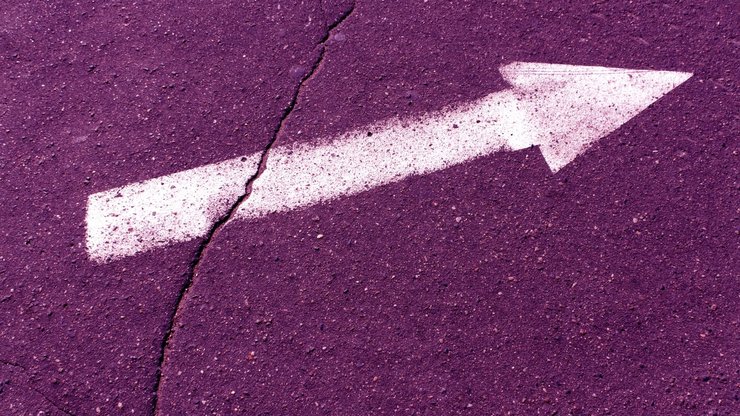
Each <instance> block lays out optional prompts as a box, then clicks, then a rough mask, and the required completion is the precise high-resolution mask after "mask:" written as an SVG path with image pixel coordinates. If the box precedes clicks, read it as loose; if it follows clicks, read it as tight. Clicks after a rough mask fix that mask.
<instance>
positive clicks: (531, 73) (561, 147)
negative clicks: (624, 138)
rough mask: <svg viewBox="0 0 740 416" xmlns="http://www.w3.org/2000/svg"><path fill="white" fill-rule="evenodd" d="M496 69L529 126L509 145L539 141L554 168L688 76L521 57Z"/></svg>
mask: <svg viewBox="0 0 740 416" xmlns="http://www.w3.org/2000/svg"><path fill="white" fill-rule="evenodd" d="M500 71H501V74H502V75H503V77H504V79H505V80H506V81H507V82H508V83H509V84H511V86H512V92H513V93H514V95H515V96H516V97H517V99H518V103H517V106H518V107H519V108H518V110H519V111H520V112H521V113H520V114H524V117H525V118H526V121H525V122H526V124H527V126H528V128H527V130H529V131H528V132H527V134H524V135H521V136H520V137H514V138H511V139H510V141H509V145H510V146H511V147H512V148H513V149H521V148H525V147H529V146H532V145H537V146H539V148H540V151H541V152H542V155H543V156H544V158H545V161H547V164H548V166H550V169H551V170H552V171H553V172H557V171H558V170H560V169H561V168H562V167H563V166H565V165H567V164H568V163H570V161H571V160H573V159H575V158H576V157H577V156H578V155H579V154H581V153H583V152H584V151H585V150H586V149H587V148H588V147H589V146H590V145H591V143H593V142H595V141H596V140H598V139H599V138H601V137H604V136H606V135H608V134H609V133H611V132H612V131H614V130H616V129H617V128H618V127H619V126H621V125H622V124H624V123H626V122H627V121H628V120H629V119H631V118H632V117H634V116H636V115H637V114H639V113H640V112H641V111H643V110H644V109H646V108H647V107H648V106H650V104H652V103H653V102H655V101H657V100H658V99H659V98H660V97H662V96H663V95H665V94H667V93H668V92H669V91H671V90H672V89H674V88H676V87H677V86H678V85H680V84H681V83H683V82H684V81H686V80H687V79H689V78H690V77H691V76H692V74H691V73H688V72H671V71H651V70H636V69H620V68H605V67H597V66H576V65H560V64H544V63H526V62H514V63H511V64H508V65H505V66H502V67H501V68H500Z"/></svg>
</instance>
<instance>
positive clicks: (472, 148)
mask: <svg viewBox="0 0 740 416" xmlns="http://www.w3.org/2000/svg"><path fill="white" fill-rule="evenodd" d="M500 71H501V74H502V75H503V77H504V79H505V80H506V81H507V82H508V83H509V84H510V85H511V87H510V88H509V89H507V90H504V91H499V92H495V93H492V94H490V95H488V96H487V97H485V98H483V99H481V100H478V101H475V102H472V103H468V104H465V105H461V106H458V107H455V108H450V109H447V110H444V111H440V112H437V113H434V114H428V115H425V116H424V117H421V118H419V119H414V120H390V121H385V122H382V123H379V124H376V125H372V126H367V127H365V128H362V129H360V130H356V131H352V132H349V133H345V134H343V135H341V136H339V137H335V138H329V139H325V140H319V141H317V142H315V143H310V144H305V145H293V146H282V147H276V148H274V149H273V150H272V151H271V152H270V155H269V158H268V163H267V169H266V170H265V171H264V172H263V173H262V175H261V176H260V177H259V178H258V179H257V180H256V181H255V182H254V184H253V187H252V192H251V194H250V195H249V197H248V199H247V200H246V201H245V202H244V203H243V204H242V205H241V206H240V207H239V208H238V211H237V212H236V218H257V217H262V216H265V215H268V214H270V213H274V212H280V211H287V210H291V209H297V208H301V207H306V206H309V205H313V204H317V203H321V202H324V201H329V200H332V199H335V198H338V197H341V196H344V195H352V194H356V193H359V192H362V191H365V190H368V189H370V188H373V187H377V186H381V185H384V184H388V183H391V182H396V181H400V180H402V179H404V178H406V177H409V176H411V175H421V174H425V173H429V172H433V171H436V170H441V169H444V168H447V167H449V166H452V165H456V164H459V163H463V162H466V161H469V160H472V159H475V158H477V157H480V156H484V155H488V154H491V153H493V152H497V151H510V150H517V149H522V148H526V147H530V146H538V147H539V149H540V151H541V152H542V155H543V156H544V159H545V161H546V162H547V164H548V166H549V167H550V169H551V170H552V171H553V172H556V171H558V170H559V169H560V168H562V167H563V166H565V165H566V164H568V163H569V162H570V161H571V160H573V159H574V158H575V157H576V156H578V155H579V154H581V153H582V152H583V151H585V150H586V149H587V148H588V146H589V145H590V144H591V143H593V142H594V141H596V140H598V139H599V138H601V137H604V136H606V135H607V134H609V133H610V132H612V131H613V130H615V129H616V128H618V127H619V126H621V125H622V124H624V123H625V122H627V121H628V120H629V119H631V118H632V117H634V116H635V115H637V114H638V113H639V112H640V111H642V110H644V109H645V108H647V107H648V106H649V105H650V104H652V103H653V102H654V101H656V100H657V99H659V98H660V97H662V96H663V95H665V94H666V93H668V92H669V91H671V90H672V89H673V88H675V87H677V86H678V85H680V84H681V83H683V82H684V81H686V80H687V79H689V78H690V77H691V75H692V74H690V73H685V72H668V71H649V70H631V69H616V68H603V67H592V66H572V65H555V64H541V63H522V62H515V63H512V64H509V65H506V66H503V67H501V68H500ZM259 159H260V155H259V154H253V155H249V156H245V157H241V158H235V159H231V160H227V161H224V162H220V163H216V164H212V165H207V166H202V167H198V168H194V169H190V170H187V171H183V172H179V173H175V174H172V175H167V176H162V177H159V178H154V179H150V180H147V181H143V182H138V183H133V184H130V185H126V186H123V187H119V188H115V189H111V190H108V191H105V192H100V193H96V194H93V195H90V197H89V198H88V204H87V250H88V253H89V256H90V258H92V259H93V260H96V261H100V262H103V261H107V260H111V259H115V258H120V257H124V256H129V255H132V254H135V253H138V252H141V251H145V250H149V249H151V248H154V247H158V246H164V245H167V244H171V243H174V242H178V241H187V240H190V239H193V238H197V237H202V236H205V235H206V234H207V233H208V231H209V229H210V227H211V226H212V224H213V223H214V222H215V221H216V220H217V219H218V218H219V217H221V216H222V215H224V214H225V211H226V210H227V209H228V207H229V206H231V204H233V202H234V201H236V198H238V196H239V195H240V194H241V193H242V192H244V181H245V180H246V178H248V177H250V176H251V175H252V174H254V172H255V170H256V169H257V165H258V163H259Z"/></svg>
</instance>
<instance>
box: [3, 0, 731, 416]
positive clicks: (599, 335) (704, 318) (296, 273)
mask: <svg viewBox="0 0 740 416" xmlns="http://www.w3.org/2000/svg"><path fill="white" fill-rule="evenodd" d="M267 3H268V2H253V3H250V4H245V3H243V2H237V1H233V2H219V3H218V4H215V3H211V2H209V3H205V2H196V1H182V0H180V1H159V2H137V3H124V2H94V1H85V2H80V3H79V4H72V3H69V2H62V1H28V0H23V1H20V2H10V1H2V2H0V68H2V77H0V219H2V232H0V414H8V415H28V414H34V415H37V414H45V415H95V414H136V415H140V414H141V415H147V414H155V413H157V414H161V415H180V414H194V415H201V414H203V415H205V414H265V415H267V414H407V415H416V414H418V415H422V414H448V415H454V414H471V415H476V414H512V415H532V414H548V415H552V414H564V415H567V414H574V415H576V414H583V415H585V414H630V415H631V414H661V415H673V414H676V415H683V414H718V415H733V414H738V413H740V335H738V334H740V328H739V327H738V326H739V325H740V324H739V322H740V281H739V280H740V279H739V278H738V277H739V276H740V263H739V262H738V258H737V254H736V253H737V250H738V231H739V230H740V227H739V226H738V212H739V211H738V209H739V208H738V201H739V200H740V198H739V196H740V195H738V166H740V165H739V164H738V150H739V149H738V131H740V126H739V125H738V115H737V108H738V100H737V81H738V69H737V68H738V67H739V65H740V59H738V38H737V32H738V30H737V28H738V15H737V11H736V10H734V8H733V6H732V4H731V2H721V1H702V2H683V1H682V2H671V3H658V2H642V3H640V4H631V3H625V4H622V2H608V3H601V4H591V3H584V2H575V1H571V2H569V1H552V2H546V3H545V2H543V3H544V4H529V3H526V2H517V1H511V2H496V3H494V2H485V1H476V2H456V3H455V4H447V2H436V1H421V0H420V1H409V2H380V1H378V2H363V1H359V2H357V4H352V3H351V2H345V1H341V2H329V1H323V2H319V1H315V2H310V3H308V2H280V3H279V4H278V3H277V2H269V3H270V4H267ZM399 3H403V4H399ZM511 61H532V62H552V63H566V64H576V65H600V66H609V67H623V68H641V69H659V70H671V71H687V72H692V73H694V77H693V78H691V79H690V80H689V81H687V82H686V83H685V84H684V85H682V86H680V87H679V88H677V89H676V90H674V91H673V92H671V93H670V94H668V95H667V96H665V97H664V98H662V99H661V100H659V101H658V102H656V103H655V104H654V105H652V106H651V107H650V108H649V109H647V110H646V111H644V112H643V113H641V114H640V115H638V116H637V117H636V118H634V119H633V120H631V121H629V122H628V123H627V124H625V125H623V126H622V127H621V128H620V129H618V130H617V131H615V132H614V133H612V134H610V135H609V136H608V137H606V138H604V139H602V140H600V141H599V142H598V143H597V144H596V145H595V146H594V147H593V148H592V149H590V150H589V151H588V152H586V153H585V154H583V155H582V156H581V157H579V158H577V159H576V160H575V161H573V162H572V163H571V164H569V165H568V166H566V167H565V168H563V169H562V170H561V171H559V172H557V173H556V174H553V173H551V172H550V170H549V169H548V168H547V165H546V164H545V161H544V160H543V159H542V156H541V154H540V153H539V151H538V150H537V149H536V148H530V149H525V150H521V151H518V152H508V153H496V154H493V155H491V156H488V157H485V158H482V159H479V160H476V161H473V162H470V163H466V164H463V165H459V166H456V167H453V168H449V169H446V170H443V171H439V172H436V173H432V174H429V175H424V176H418V177H413V178H411V179H407V180H404V181H402V182H399V183H395V184H390V185H386V186H383V187H380V188H376V189H374V190H371V191H368V192H365V193H362V194H359V195H355V196H350V197H347V198H343V199H339V200H336V201H333V202H330V203H327V204H322V205H318V206H314V207H309V208H305V209H301V210H297V211H293V212H289V213H283V214H275V215H271V216H268V217H265V218H263V219H260V220H250V221H244V220H235V221H222V222H220V224H214V228H213V230H212V231H213V232H212V233H211V234H210V235H209V236H208V237H206V238H203V239H197V240H194V241H192V242H186V243H179V244H176V245H172V246H169V247H164V248H158V249H156V250H153V251H149V252H146V253H141V254H137V255H136V256H132V257H128V258H124V259H120V260H116V261H113V262H109V263H105V264H98V263H95V262H92V261H90V260H89V258H88V255H87V253H86V252H85V243H84V241H85V203H86V199H87V197H88V195H90V194H93V193H95V192H100V191H104V190H107V189H110V188H113V187H116V186H121V185H125V184H128V183H131V182H136V181H141V180H144V179H149V178H154V177H158V176H161V175H166V174H170V173H174V172H178V171H181V170H184V169H188V168H193V167H197V166H201V165H205V164H209V163H215V162H219V161H221V160H225V159H228V158H233V157H237V156H239V155H243V154H250V153H254V152H263V151H264V150H265V149H266V148H267V147H269V146H271V145H275V144H276V143H277V144H290V143H311V142H312V141H315V140H318V139H320V138H322V137H328V136H332V135H336V134H341V133H343V132H345V131H349V130H352V129H356V128H360V127H362V126H364V125H368V124H371V123H373V122H376V121H380V120H384V119H387V118H389V117H401V118H408V119H413V118H417V117H419V116H421V115H423V114H425V113H427V112H429V111H434V110H439V109H443V108H445V107H447V106H449V105H454V104H456V103H461V102H467V101H469V100H472V99H476V98H480V97H482V96H484V95H486V94H489V93H491V92H494V91H498V90H502V89H505V88H506V84H505V82H504V81H503V79H502V78H501V76H500V74H499V72H498V70H497V68H498V67H499V66H500V65H502V64H505V63H507V62H511ZM269 163H270V159H269V152H267V153H266V154H265V158H264V160H263V161H262V168H264V167H265V166H268V165H269ZM256 169H257V166H255V170H256ZM250 180H254V177H252V178H245V184H247V182H248V181H250ZM256 180H259V178H258V177H257V179H256ZM244 197H245V198H248V194H245V196H244ZM224 220H225V219H224Z"/></svg>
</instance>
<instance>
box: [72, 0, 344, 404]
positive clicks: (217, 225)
mask: <svg viewBox="0 0 740 416" xmlns="http://www.w3.org/2000/svg"><path fill="white" fill-rule="evenodd" d="M355 5H356V2H353V3H352V5H351V6H350V7H349V8H348V9H347V10H345V11H344V12H342V13H341V14H340V16H339V17H338V18H337V19H336V20H334V21H333V22H332V23H329V24H326V23H325V24H326V29H325V31H324V35H323V36H322V38H321V39H320V40H319V42H318V44H317V47H318V48H319V54H318V57H317V58H316V59H315V60H314V62H313V64H312V65H311V68H310V69H309V70H308V71H307V73H306V74H305V75H303V76H302V77H301V79H300V81H299V82H298V85H297V86H296V88H295V89H294V91H293V96H292V97H291V99H290V102H289V103H288V105H287V106H286V107H285V108H284V109H283V113H282V115H281V117H280V121H279V122H278V124H277V126H276V127H275V130H274V131H273V133H272V136H271V137H270V140H269V142H268V143H267V146H266V147H265V149H264V150H263V151H262V154H261V155H260V161H259V164H258V167H257V172H256V173H255V174H254V175H252V176H250V177H249V178H247V181H246V182H245V185H244V193H243V194H241V195H240V196H239V197H238V198H237V199H236V200H235V201H234V203H233V204H232V205H231V206H230V207H229V209H228V211H226V213H225V214H224V215H223V216H221V217H220V218H219V219H218V220H217V221H216V222H214V223H213V225H212V226H211V229H210V230H209V231H208V234H206V237H205V238H204V240H203V242H202V243H201V244H200V245H199V246H198V249H197V250H196V253H195V258H194V259H193V261H192V262H191V264H190V268H189V271H190V272H189V273H188V277H187V279H186V280H185V282H184V283H183V285H182V286H181V288H180V291H179V292H178V296H177V300H176V302H175V307H174V310H173V312H172V314H171V315H170V317H169V320H168V322H167V330H166V331H165V336H164V339H163V340H162V344H161V347H160V354H159V357H158V361H157V374H156V381H155V383H154V387H153V389H152V393H153V396H154V397H153V402H152V406H151V409H152V411H151V414H152V415H153V416H156V415H158V414H159V411H160V409H159V396H160V390H161V387H162V370H163V369H164V366H165V363H166V361H167V351H168V350H169V346H170V341H171V340H172V336H173V334H174V332H175V326H176V325H177V320H178V316H179V312H180V309H181V307H182V305H183V304H184V301H185V299H186V298H187V295H188V292H189V291H190V288H191V287H192V285H193V282H194V281H195V276H196V275H197V274H198V267H199V266H200V264H201V261H202V260H203V258H204V257H205V253H206V250H207V249H208V247H209V245H210V244H211V242H212V241H213V240H214V238H215V236H216V235H217V234H218V233H219V232H220V231H221V229H222V228H223V227H224V226H225V225H226V224H227V223H229V221H231V219H232V217H233V216H234V213H235V212H236V211H237V210H238V208H239V206H240V205H241V204H242V203H244V201H246V200H247V199H248V198H249V195H250V194H251V191H252V184H253V183H254V181H256V180H257V179H258V178H259V177H260V175H262V172H264V171H265V169H266V168H267V158H268V156H269V153H270V150H271V149H272V147H273V146H274V144H275V142H276V141H277V139H278V136H279V135H280V132H281V131H282V128H283V126H284V125H285V122H286V120H287V119H288V117H290V114H291V113H292V112H293V109H294V108H295V106H296V104H297V102H298V98H299V96H300V94H301V90H302V88H303V86H304V84H305V83H306V82H308V81H309V80H310V79H311V78H312V77H313V76H314V74H316V72H317V71H318V68H319V66H320V65H321V62H322V61H323V60H324V55H325V54H326V42H327V41H328V40H329V38H330V37H331V34H332V31H333V30H334V29H336V28H337V27H338V26H339V25H341V24H342V22H344V21H345V20H347V18H348V17H349V16H350V15H351V14H352V13H353V12H354V10H355ZM320 6H322V14H323V5H322V4H321V3H320ZM314 49H315V48H314ZM65 413H66V412H65Z"/></svg>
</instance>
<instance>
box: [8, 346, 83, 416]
mask: <svg viewBox="0 0 740 416" xmlns="http://www.w3.org/2000/svg"><path fill="white" fill-rule="evenodd" d="M0 365H4V366H8V367H13V368H18V369H20V370H22V373H23V376H22V377H21V379H25V380H22V381H21V383H20V384H19V386H20V387H22V388H26V389H28V390H31V391H34V392H36V394H38V395H39V396H41V398H43V399H44V400H46V402H48V403H49V404H50V405H51V406H53V407H54V408H55V409H57V410H59V411H60V412H62V413H64V414H65V415H67V416H75V414H74V413H72V412H71V411H69V410H67V409H65V408H64V407H62V406H61V405H59V404H57V403H56V402H55V401H54V400H51V399H50V398H49V397H48V396H47V395H46V394H44V393H43V392H42V391H41V390H39V389H37V388H36V387H34V386H33V385H32V384H31V379H30V376H29V375H28V374H26V373H27V372H28V369H27V368H26V367H25V366H24V365H22V364H19V363H16V362H14V361H8V360H5V359H0ZM12 379H13V378H12V377H11V378H10V379H8V381H10V380H12ZM0 384H2V383H0ZM1 392H2V389H1V388H0V393H1Z"/></svg>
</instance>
